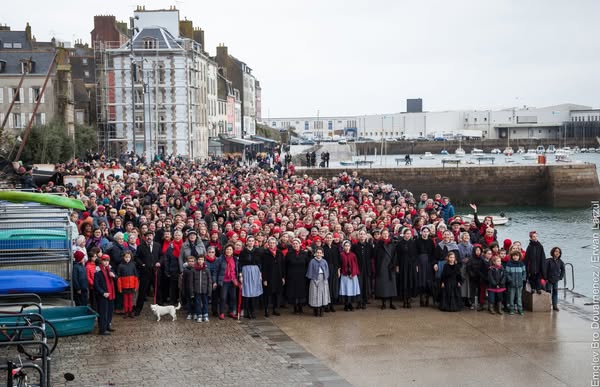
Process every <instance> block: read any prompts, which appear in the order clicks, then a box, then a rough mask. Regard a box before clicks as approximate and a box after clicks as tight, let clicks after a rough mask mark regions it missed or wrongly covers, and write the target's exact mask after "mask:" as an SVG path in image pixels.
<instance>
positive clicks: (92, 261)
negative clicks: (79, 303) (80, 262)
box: [85, 247, 102, 310]
mask: <svg viewBox="0 0 600 387" xmlns="http://www.w3.org/2000/svg"><path fill="white" fill-rule="evenodd" d="M88 253H89V255H88V261H87V263H86V264H85V273H86V277H87V282H88V289H90V291H91V292H92V293H91V294H90V296H91V297H90V298H89V302H90V306H91V307H92V309H94V310H96V297H94V293H93V290H94V274H96V271H98V270H100V269H99V267H98V266H100V257H101V256H102V250H100V248H99V247H92V248H91V249H90V251H89V252H88Z"/></svg>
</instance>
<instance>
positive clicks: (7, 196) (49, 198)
mask: <svg viewBox="0 0 600 387" xmlns="http://www.w3.org/2000/svg"><path fill="white" fill-rule="evenodd" d="M0 200H8V201H9V202H35V203H41V204H48V205H52V206H56V207H64V208H74V209H76V210H82V211H84V210H85V206H84V205H83V203H82V202H81V200H78V199H71V198H67V197H64V196H58V195H49V194H42V193H36V192H20V191H0Z"/></svg>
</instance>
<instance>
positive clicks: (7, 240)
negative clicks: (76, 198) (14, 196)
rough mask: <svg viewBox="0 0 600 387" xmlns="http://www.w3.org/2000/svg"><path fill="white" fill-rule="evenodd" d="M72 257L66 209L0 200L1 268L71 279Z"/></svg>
mask: <svg viewBox="0 0 600 387" xmlns="http://www.w3.org/2000/svg"><path fill="white" fill-rule="evenodd" d="M72 257H73V255H72V243H71V230H70V222H69V210H68V209H65V208H60V207H53V206H48V205H39V204H36V203H11V202H5V201H0V270H9V269H11V270H38V271H44V272H48V273H52V274H55V275H58V276H60V277H62V278H64V279H65V280H66V281H68V282H69V283H71V275H72V271H73V258H72ZM68 297H69V299H70V300H71V302H72V301H73V286H72V283H71V286H70V288H69V290H68Z"/></svg>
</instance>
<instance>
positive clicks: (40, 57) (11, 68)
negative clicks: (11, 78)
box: [0, 50, 54, 75]
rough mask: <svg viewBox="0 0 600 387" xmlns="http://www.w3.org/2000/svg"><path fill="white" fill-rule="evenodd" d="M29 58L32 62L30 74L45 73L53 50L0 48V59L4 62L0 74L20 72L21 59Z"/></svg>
mask: <svg viewBox="0 0 600 387" xmlns="http://www.w3.org/2000/svg"><path fill="white" fill-rule="evenodd" d="M29 58H31V60H32V61H33V62H34V65H33V71H32V72H31V74H38V75H45V74H46V73H47V72H48V68H49V67H50V64H51V63H52V60H53V59H54V52H49V51H42V52H32V51H23V50H12V51H9V50H2V51H0V61H4V62H6V67H5V69H4V71H3V72H2V74H21V61H22V60H28V59H29Z"/></svg>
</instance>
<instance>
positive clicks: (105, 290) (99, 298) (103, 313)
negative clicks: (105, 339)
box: [94, 254, 116, 336]
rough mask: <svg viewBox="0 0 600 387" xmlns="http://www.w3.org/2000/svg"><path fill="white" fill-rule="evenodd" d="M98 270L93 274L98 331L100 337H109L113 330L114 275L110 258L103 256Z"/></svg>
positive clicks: (106, 255)
mask: <svg viewBox="0 0 600 387" xmlns="http://www.w3.org/2000/svg"><path fill="white" fill-rule="evenodd" d="M100 262H101V264H100V270H98V271H96V273H95V274H94V291H95V292H96V305H97V308H96V311H97V312H98V331H99V333H100V335H102V336H106V335H110V332H113V331H114V329H113V328H112V327H111V326H110V324H111V322H112V316H113V309H114V306H115V283H114V278H115V277H116V276H115V273H114V272H113V270H112V269H111V267H110V256H109V255H108V254H103V255H102V257H101V258H100Z"/></svg>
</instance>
